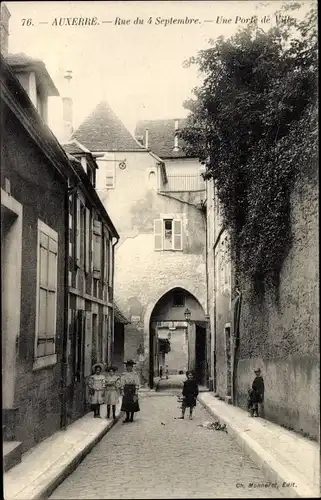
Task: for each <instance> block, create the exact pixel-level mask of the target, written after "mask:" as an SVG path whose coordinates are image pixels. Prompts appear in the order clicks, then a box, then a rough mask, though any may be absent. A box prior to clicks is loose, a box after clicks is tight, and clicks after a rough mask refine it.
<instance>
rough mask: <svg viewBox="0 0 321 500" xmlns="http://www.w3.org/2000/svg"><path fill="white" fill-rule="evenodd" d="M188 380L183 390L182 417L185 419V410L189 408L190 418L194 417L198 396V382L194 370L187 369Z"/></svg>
mask: <svg viewBox="0 0 321 500" xmlns="http://www.w3.org/2000/svg"><path fill="white" fill-rule="evenodd" d="M186 377H187V378H186V380H185V382H184V385H183V391H182V396H183V400H182V416H181V417H179V418H180V419H184V417H185V410H186V408H189V418H190V420H192V418H193V409H194V408H195V406H196V398H197V396H198V384H197V381H196V380H195V377H194V372H192V371H187V372H186Z"/></svg>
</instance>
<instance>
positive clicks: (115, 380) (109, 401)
mask: <svg viewBox="0 0 321 500" xmlns="http://www.w3.org/2000/svg"><path fill="white" fill-rule="evenodd" d="M106 371H107V376H106V392H105V401H106V405H107V418H110V407H112V411H113V419H114V420H115V418H116V405H117V403H118V399H119V391H120V377H119V376H117V374H116V372H117V368H116V367H115V366H109V367H108V368H107V370H106Z"/></svg>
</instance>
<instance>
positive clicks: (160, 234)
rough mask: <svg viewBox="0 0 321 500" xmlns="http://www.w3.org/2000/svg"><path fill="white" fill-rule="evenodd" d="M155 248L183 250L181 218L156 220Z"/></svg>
mask: <svg viewBox="0 0 321 500" xmlns="http://www.w3.org/2000/svg"><path fill="white" fill-rule="evenodd" d="M154 248H155V250H182V249H183V235H182V221H181V220H180V219H156V220H154Z"/></svg>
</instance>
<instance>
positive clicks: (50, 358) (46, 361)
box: [33, 219, 59, 370]
mask: <svg viewBox="0 0 321 500" xmlns="http://www.w3.org/2000/svg"><path fill="white" fill-rule="evenodd" d="M41 233H43V234H45V235H46V236H47V237H49V238H51V239H53V240H54V241H55V242H56V245H57V253H56V270H55V291H54V293H55V301H54V328H53V330H54V340H55V341H54V352H53V353H51V354H45V355H44V356H38V338H39V319H40V314H39V308H40V274H41V269H40V265H41V261H40V253H41V251H40V248H41V247H40V242H41ZM48 253H49V248H48ZM58 256H59V237H58V233H57V231H55V230H54V229H52V228H51V227H49V226H48V225H47V224H45V223H44V222H43V221H41V220H40V219H38V224H37V278H36V283H37V290H36V314H35V339H34V356H33V359H34V362H33V370H39V369H41V368H45V367H48V366H53V365H55V364H56V363H57V352H56V351H57V344H56V342H57V303H58V264H59V260H58Z"/></svg>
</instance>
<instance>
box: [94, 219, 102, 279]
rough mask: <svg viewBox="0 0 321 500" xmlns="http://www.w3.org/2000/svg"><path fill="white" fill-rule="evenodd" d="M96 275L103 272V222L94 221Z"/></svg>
mask: <svg viewBox="0 0 321 500" xmlns="http://www.w3.org/2000/svg"><path fill="white" fill-rule="evenodd" d="M93 233H94V274H96V275H97V273H98V274H99V275H100V271H101V234H102V230H101V222H99V221H96V220H94V230H93Z"/></svg>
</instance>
